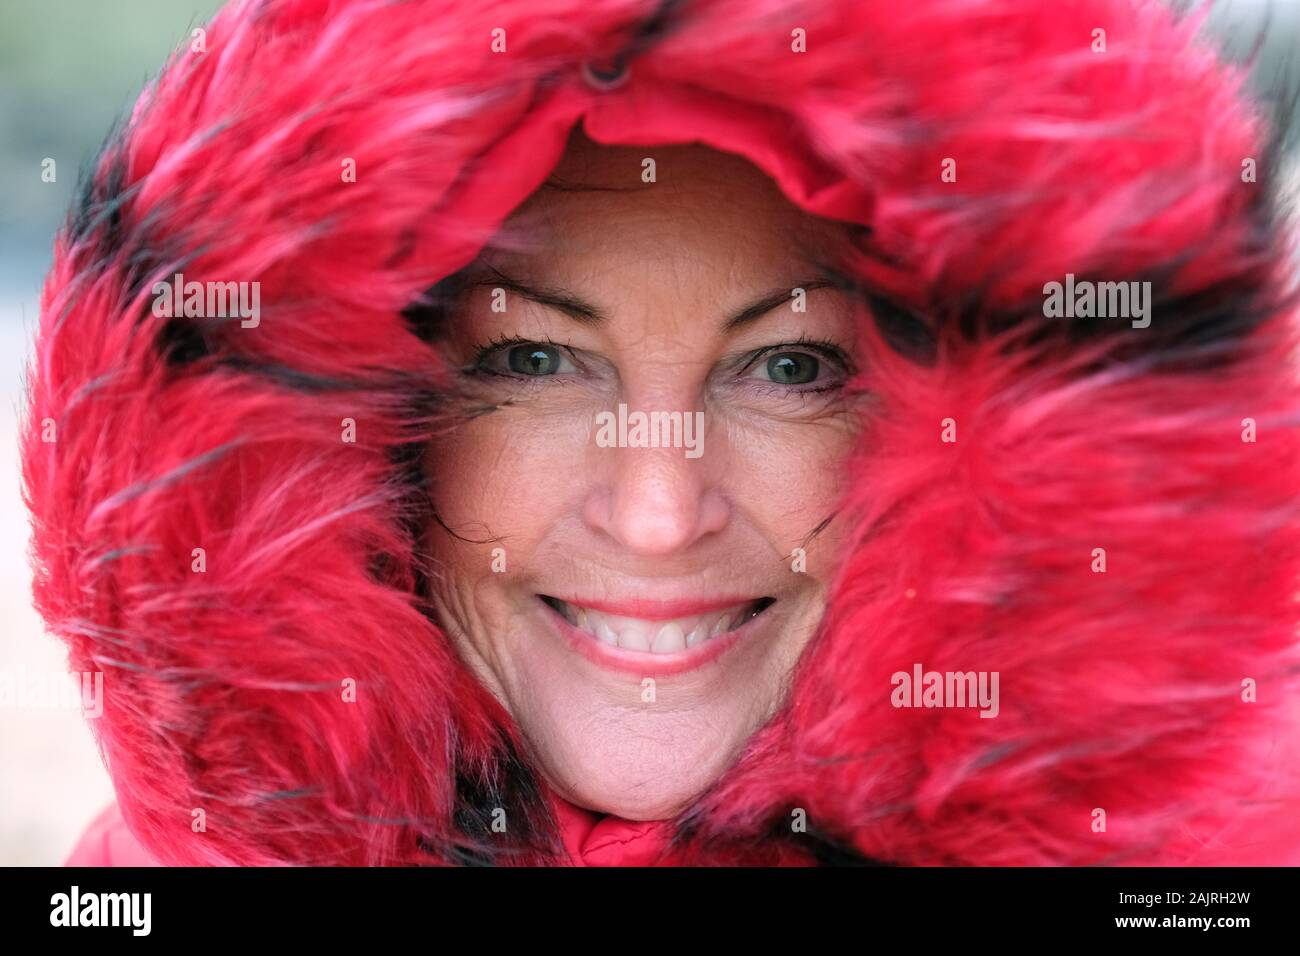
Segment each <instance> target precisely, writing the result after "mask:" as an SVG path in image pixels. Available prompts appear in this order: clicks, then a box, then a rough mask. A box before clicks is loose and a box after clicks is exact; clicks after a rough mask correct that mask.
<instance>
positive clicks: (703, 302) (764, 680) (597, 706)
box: [427, 136, 859, 820]
mask: <svg viewBox="0 0 1300 956" xmlns="http://www.w3.org/2000/svg"><path fill="white" fill-rule="evenodd" d="M646 156H652V157H653V158H654V159H655V161H656V164H657V169H656V174H657V176H656V178H657V182H654V183H643V182H642V178H641V175H642V160H643V159H644V158H645V157H646ZM553 179H558V180H559V181H560V182H561V185H560V186H558V187H557V186H550V185H548V186H547V187H544V188H543V189H541V190H539V191H538V192H537V193H536V194H534V196H532V197H531V198H530V199H529V201H528V202H527V203H525V204H524V206H522V207H521V208H520V209H519V210H518V211H517V212H516V214H515V215H514V216H513V217H512V219H511V221H510V222H509V223H507V227H506V229H505V230H503V233H502V235H503V236H509V235H518V236H523V237H526V241H527V245H526V246H520V245H519V244H517V243H506V242H498V243H494V247H493V248H492V249H490V250H488V251H486V252H485V253H484V254H483V255H482V256H481V257H480V259H479V261H478V262H477V263H476V264H475V265H474V266H472V267H471V269H470V270H469V273H468V274H469V275H470V277H471V281H470V284H469V288H468V290H467V291H466V293H465V294H464V296H463V299H462V301H461V303H460V306H459V308H458V310H457V313H456V316H455V318H454V320H453V322H452V323H451V328H450V330H449V333H448V337H447V338H446V340H445V341H444V342H442V343H441V348H442V349H443V350H444V353H445V355H446V357H447V359H448V361H449V362H450V363H451V365H452V366H453V367H454V368H455V369H457V370H458V371H457V373H456V374H457V377H458V379H459V380H460V381H459V384H460V385H461V386H462V387H464V388H465V389H466V390H467V392H468V393H469V394H470V395H472V396H473V399H474V401H475V402H484V403H487V404H489V405H491V406H495V410H494V411H491V412H490V413H487V414H480V415H477V416H474V417H468V418H467V419H466V420H464V421H462V422H460V423H459V424H457V425H455V426H454V427H453V428H451V429H450V430H449V431H447V432H446V433H445V434H442V435H440V436H439V437H438V439H437V440H436V441H435V442H434V443H433V445H432V446H431V448H430V451H429V455H428V460H427V468H428V472H429V476H430V481H431V488H432V496H433V506H434V509H435V511H436V513H437V515H438V518H439V519H440V523H441V526H439V524H438V523H435V525H434V528H433V530H432V531H431V534H430V538H429V541H428V546H429V550H430V554H431V558H432V563H433V568H434V575H433V582H432V585H431V588H432V593H431V598H432V599H433V602H434V605H435V609H436V611H437V614H438V618H439V621H440V622H441V623H442V625H443V627H444V628H445V630H446V631H447V633H448V634H449V636H450V637H451V639H452V640H453V641H454V642H455V643H456V646H457V648H458V649H459V651H460V653H461V655H462V656H463V657H464V659H465V660H466V662H467V663H468V664H469V666H470V667H471V668H473V670H474V672H475V673H476V674H477V675H478V676H479V678H480V679H481V680H482V681H483V682H484V684H485V685H486V686H487V687H488V688H490V689H491V691H492V692H493V693H494V694H495V695H496V696H497V697H498V698H499V699H500V700H501V701H502V703H503V704H504V705H505V707H506V709H507V710H508V711H509V712H510V714H511V715H512V716H513V717H514V719H515V720H516V722H517V723H518V724H519V726H520V729H521V731H522V733H523V735H524V737H525V738H526V740H527V741H528V744H529V746H530V748H531V750H532V757H533V759H534V760H535V761H536V763H537V765H538V767H539V769H540V770H541V772H542V773H543V774H544V775H545V777H546V779H547V781H548V782H549V783H550V784H551V786H552V787H554V788H555V789H556V790H557V791H558V792H559V794H560V795H561V796H563V797H565V798H566V799H568V800H569V801H571V802H573V803H576V804H578V805H580V806H585V807H588V808H590V809H593V810H596V811H600V812H605V813H613V814H616V815H618V816H621V817H624V818H626V819H631V820H654V819H665V818H668V817H670V816H672V815H673V814H674V813H676V812H677V811H679V810H681V809H682V808H684V807H685V806H686V805H687V804H688V803H689V802H690V800H691V799H692V798H693V797H695V796H697V795H698V794H699V793H700V792H701V791H703V790H704V789H705V788H707V787H708V786H709V784H711V783H712V782H714V781H715V780H716V779H717V778H718V777H719V776H720V775H721V774H722V772H723V771H724V770H725V769H726V767H727V766H728V764H730V763H731V762H732V761H733V760H734V759H735V758H736V757H737V756H738V755H739V751H740V749H741V748H742V747H743V745H744V743H745V741H746V740H747V739H748V738H749V737H750V735H751V734H753V732H754V731H755V730H757V729H758V728H759V727H760V726H761V725H762V724H763V723H764V722H765V721H766V720H767V719H768V718H769V717H770V716H771V715H772V714H773V713H774V712H775V711H776V709H777V708H778V707H779V706H780V704H781V703H782V701H783V698H784V695H785V691H786V687H787V685H788V681H789V677H790V674H791V670H792V668H793V667H794V665H795V663H796V662H797V661H798V659H799V656H800V654H801V652H802V651H803V649H804V647H805V646H806V644H807V642H808V641H809V639H810V638H811V637H812V635H813V633H814V632H815V630H816V628H817V625H818V624H819V622H820V620H821V618H822V615H823V611H824V608H825V599H826V587H827V583H828V581H829V578H830V576H831V574H832V572H833V568H834V563H835V557H836V554H837V549H838V544H839V538H838V534H837V523H836V522H834V521H832V522H830V523H829V524H825V522H826V521H827V519H828V518H830V517H831V515H832V513H833V512H834V510H835V507H836V504H837V499H838V495H839V492H840V481H841V468H840V467H839V465H840V464H841V463H842V461H843V459H844V458H845V456H846V455H847V453H848V451H849V449H850V447H851V445H852V443H853V437H854V432H855V428H856V424H857V418H856V416H855V414H854V412H853V410H852V408H851V407H850V403H849V399H848V398H847V397H846V393H845V391H844V388H843V386H844V383H845V381H846V379H848V378H849V377H850V376H851V375H852V374H853V373H854V371H855V370H856V367H857V365H858V364H859V360H858V356H857V339H856V322H855V309H854V306H853V303H852V301H851V300H850V298H849V297H848V296H847V295H846V294H845V293H843V292H841V291H840V290H838V289H836V288H834V287H832V286H831V285H830V284H829V283H828V280H827V278H826V276H825V275H824V274H823V273H822V271H821V270H820V269H819V267H818V263H819V262H830V261H833V258H832V257H833V250H834V249H835V248H836V245H837V243H838V242H839V241H842V240H843V238H844V235H845V234H844V231H843V230H844V229H845V228H846V227H843V226H841V225H838V224H833V223H829V222H825V221H822V220H818V219H814V218H812V217H810V216H808V215H807V214H805V213H803V212H801V211H800V210H798V209H797V208H796V207H794V206H792V205H791V204H790V203H789V202H788V201H787V200H786V199H785V198H784V197H783V196H782V195H781V193H780V192H779V190H778V189H777V187H776V186H775V185H774V184H773V183H772V182H771V181H769V180H768V179H767V178H765V177H764V176H763V175H762V174H761V173H760V172H759V171H758V170H756V169H755V168H754V167H752V166H750V165H749V164H748V163H746V162H745V161H743V160H741V159H739V158H737V157H734V156H730V155H726V154H722V153H717V152H714V151H711V150H708V149H706V148H703V147H699V146H678V147H665V148H654V149H650V148H644V149H642V148H635V149H633V148H609V147H598V146H595V145H594V144H592V143H591V142H590V141H588V140H586V139H585V138H583V137H581V136H577V137H575V138H574V139H573V140H571V143H570V147H569V150H568V151H567V152H566V154H565V156H564V158H563V160H562V161H561V163H560V165H559V166H558V168H557V169H556V171H555V174H554V177H553ZM507 245H508V246H509V248H505V246H507ZM796 289H803V290H804V294H803V295H802V296H799V295H796V294H795V293H794V290H796ZM800 305H802V306H803V308H802V310H800V308H799V306H800ZM620 406H624V407H623V408H622V409H620ZM655 413H658V415H657V416H655V417H654V418H652V417H651V416H652V415H655ZM674 413H675V416H674ZM638 425H639V426H641V427H638ZM697 426H702V430H700V431H697V430H696V428H697ZM656 439H657V441H656ZM656 446H657V447H656ZM824 525H825V526H824ZM819 528H820V529H821V530H820V531H818V529H819ZM799 548H802V549H803V552H804V555H805V557H804V559H803V560H802V561H799V560H798V556H797V554H796V550H795V549H799Z"/></svg>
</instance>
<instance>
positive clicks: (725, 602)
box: [548, 594, 762, 621]
mask: <svg viewBox="0 0 1300 956" xmlns="http://www.w3.org/2000/svg"><path fill="white" fill-rule="evenodd" d="M548 596H549V597H553V598H556V599H557V600H560V601H563V602H564V603H565V604H570V605H573V606H574V607H582V608H587V609H588V610H591V611H600V612H602V613H604V614H613V615H617V616H618V617H634V618H637V619H639V620H642V621H668V620H672V619H673V618H679V617H690V616H691V615H694V614H709V613H711V612H713V611H725V610H727V609H728V608H733V607H738V606H741V605H744V604H752V603H754V602H755V601H758V600H760V598H761V597H762V595H736V596H724V595H718V596H708V597H692V598H677V599H674V600H658V599H655V598H643V597H629V598H604V599H601V598H584V597H578V596H576V595H569V596H564V595H559V594H552V595H548Z"/></svg>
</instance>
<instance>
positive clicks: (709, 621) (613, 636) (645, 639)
mask: <svg viewBox="0 0 1300 956" xmlns="http://www.w3.org/2000/svg"><path fill="white" fill-rule="evenodd" d="M558 603H560V604H561V611H562V613H563V615H564V617H565V618H567V619H568V620H569V621H570V623H573V624H574V625H575V626H576V627H577V628H578V629H579V630H582V631H586V632H587V633H588V634H590V635H591V636H592V637H594V638H596V639H597V640H599V641H601V642H602V643H604V644H607V645H609V646H610V647H622V648H624V649H625V650H630V651H642V652H649V653H652V654H679V653H681V652H682V651H685V650H686V649H687V648H691V647H697V646H698V645H700V644H703V643H704V642H705V641H709V640H712V639H713V638H715V637H717V636H718V635H719V634H725V633H727V632H728V631H732V630H735V629H736V628H737V627H739V626H740V625H741V624H744V623H745V622H746V621H748V620H749V619H750V618H751V617H753V616H754V605H752V604H746V605H744V606H743V607H735V608H729V609H727V610H725V611H714V612H712V613H709V614H697V615H693V616H691V617H681V618H674V619H672V620H670V621H643V620H640V619H638V618H634V617H619V616H618V615H615V614H605V613H603V612H601V611H593V610H591V609H590V608H584V607H578V606H577V605H570V604H563V602H558Z"/></svg>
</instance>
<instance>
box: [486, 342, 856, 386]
mask: <svg viewBox="0 0 1300 956" xmlns="http://www.w3.org/2000/svg"><path fill="white" fill-rule="evenodd" d="M519 345H549V346H551V347H553V348H557V349H561V350H563V351H564V353H565V354H566V355H568V357H569V359H570V360H571V361H572V362H573V363H574V364H575V365H577V366H579V367H581V366H582V362H580V361H579V360H578V358H577V356H576V355H575V354H574V352H573V349H572V348H570V347H569V346H568V345H565V344H564V343H563V342H556V341H554V340H553V339H550V338H539V339H526V338H522V337H520V336H517V335H498V336H494V337H493V338H491V339H489V340H488V341H486V342H484V343H482V344H480V345H477V346H474V357H473V359H472V360H471V361H470V364H469V366H468V368H467V372H468V373H469V374H472V375H494V376H497V377H498V378H509V379H513V380H516V381H520V380H524V381H527V382H528V383H529V384H534V385H546V384H559V383H555V382H547V381H546V380H547V379H549V378H559V376H552V375H516V374H513V373H510V372H498V371H496V370H495V369H490V368H487V367H486V366H485V365H484V362H485V360H486V359H487V358H489V357H490V356H492V355H496V354H497V353H499V352H502V351H504V350H505V349H509V348H514V347H515V346H519ZM783 351H809V352H815V353H817V354H818V355H820V356H821V357H823V358H828V359H830V360H831V361H833V362H835V363H836V364H838V365H839V366H840V369H841V370H842V373H843V374H842V376H841V377H839V378H837V379H835V380H834V381H831V382H830V383H828V384H826V385H822V386H818V387H809V386H807V385H804V386H798V385H778V384H777V383H775V382H767V383H755V385H754V387H756V388H759V389H762V390H764V391H772V392H776V393H778V394H781V395H789V394H803V395H816V394H819V393H822V392H829V391H832V390H834V389H837V388H841V387H842V386H843V384H844V380H845V379H847V378H850V377H852V375H853V367H852V363H851V362H850V361H849V358H848V356H847V355H846V354H845V352H844V350H843V349H842V348H840V347H839V346H838V345H836V344H835V343H834V342H832V341H831V340H830V339H814V338H809V337H807V336H805V335H801V336H800V337H799V338H798V339H795V340H794V341H792V342H780V343H777V344H775V345H765V346H763V348H761V349H757V350H755V351H753V352H749V353H747V354H746V355H745V356H744V357H743V360H741V361H740V362H739V363H738V364H739V368H738V371H739V372H741V373H744V372H748V371H750V370H751V369H752V368H753V367H754V366H755V365H756V364H757V363H758V362H759V360H760V359H762V358H763V356H765V355H771V354H772V353H774V352H776V353H779V352H783Z"/></svg>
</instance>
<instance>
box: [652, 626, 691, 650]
mask: <svg viewBox="0 0 1300 956" xmlns="http://www.w3.org/2000/svg"><path fill="white" fill-rule="evenodd" d="M651 649H652V650H653V651H654V652H655V653H656V654H672V653H674V652H676V651H684V650H686V635H685V634H684V633H683V632H682V628H681V625H680V624H673V623H672V622H671V621H670V622H669V623H667V624H665V625H664V626H663V627H661V628H660V629H659V633H658V634H656V635H655V642H654V644H652V645H651Z"/></svg>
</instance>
